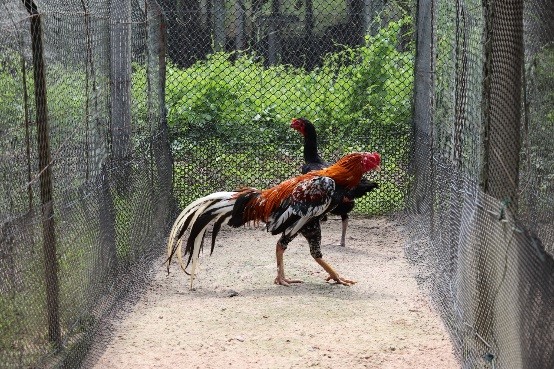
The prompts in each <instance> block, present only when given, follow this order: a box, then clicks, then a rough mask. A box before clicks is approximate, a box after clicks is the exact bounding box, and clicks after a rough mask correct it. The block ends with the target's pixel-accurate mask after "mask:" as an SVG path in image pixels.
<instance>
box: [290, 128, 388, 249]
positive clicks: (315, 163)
mask: <svg viewBox="0 0 554 369" xmlns="http://www.w3.org/2000/svg"><path fill="white" fill-rule="evenodd" d="M290 127H291V128H293V129H295V130H297V131H298V132H300V134H301V135H302V136H303V137H304V165H303V166H302V173H303V174H305V173H308V172H311V171H312V170H320V169H323V168H326V167H328V166H329V165H330V164H329V163H328V162H326V161H324V160H323V159H322V158H321V156H319V153H318V151H317V133H316V130H315V126H314V125H313V123H312V122H310V121H309V120H307V119H305V118H293V119H292V122H291V124H290ZM376 188H379V185H378V184H377V183H375V182H370V181H368V180H367V179H366V178H363V177H362V180H361V182H360V184H359V185H358V186H356V187H354V188H353V189H351V190H350V191H349V192H348V193H347V194H346V196H345V197H346V198H347V199H349V200H350V201H346V202H342V203H340V204H339V205H338V206H337V207H336V208H335V209H333V210H332V211H331V214H335V215H340V217H341V219H342V234H341V238H340V245H341V246H343V247H345V246H346V229H347V228H348V213H350V212H351V211H352V209H354V205H355V202H354V200H355V199H358V198H360V197H362V196H364V195H365V194H367V193H369V192H371V191H372V190H374V189H376Z"/></svg>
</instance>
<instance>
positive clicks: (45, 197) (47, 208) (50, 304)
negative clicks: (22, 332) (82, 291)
mask: <svg viewBox="0 0 554 369" xmlns="http://www.w3.org/2000/svg"><path fill="white" fill-rule="evenodd" d="M23 5H25V8H26V9H27V11H28V12H29V14H30V16H31V18H30V19H31V39H32V40H31V45H32V54H33V76H34V79H35V104H36V122H37V144H38V160H39V179H40V199H41V203H42V233H43V250H44V273H45V284H46V308H47V312H48V339H49V340H50V341H51V342H52V343H53V344H54V345H55V346H56V348H59V347H61V330H60V315H59V286H58V261H57V258H56V233H55V228H54V202H53V200H52V175H51V169H50V142H49V138H48V133H49V129H48V109H47V108H48V105H47V99H46V78H45V74H44V72H45V65H44V55H43V45H42V25H41V19H40V14H39V12H38V9H37V6H36V5H35V3H34V2H33V1H32V0H23Z"/></svg>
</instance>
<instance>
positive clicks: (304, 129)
mask: <svg viewBox="0 0 554 369" xmlns="http://www.w3.org/2000/svg"><path fill="white" fill-rule="evenodd" d="M290 128H292V129H294V130H296V131H298V132H300V134H301V135H302V136H304V137H306V133H308V131H313V132H314V133H315V127H314V125H313V124H312V122H310V121H309V120H307V119H306V118H292V120H291V123H290Z"/></svg>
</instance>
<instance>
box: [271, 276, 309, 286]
mask: <svg viewBox="0 0 554 369" xmlns="http://www.w3.org/2000/svg"><path fill="white" fill-rule="evenodd" d="M273 283H275V284H278V285H281V286H287V287H289V286H290V285H291V283H302V281H301V280H299V279H288V278H285V277H280V276H277V277H275V281H273Z"/></svg>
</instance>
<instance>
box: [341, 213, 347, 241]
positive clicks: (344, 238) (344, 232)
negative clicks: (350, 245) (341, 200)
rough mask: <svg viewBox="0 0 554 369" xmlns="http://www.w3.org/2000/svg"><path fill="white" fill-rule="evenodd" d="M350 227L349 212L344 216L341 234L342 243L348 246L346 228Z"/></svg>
mask: <svg viewBox="0 0 554 369" xmlns="http://www.w3.org/2000/svg"><path fill="white" fill-rule="evenodd" d="M347 228H348V214H344V215H343V216H342V234H341V236H340V245H341V246H342V247H346V229H347Z"/></svg>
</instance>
